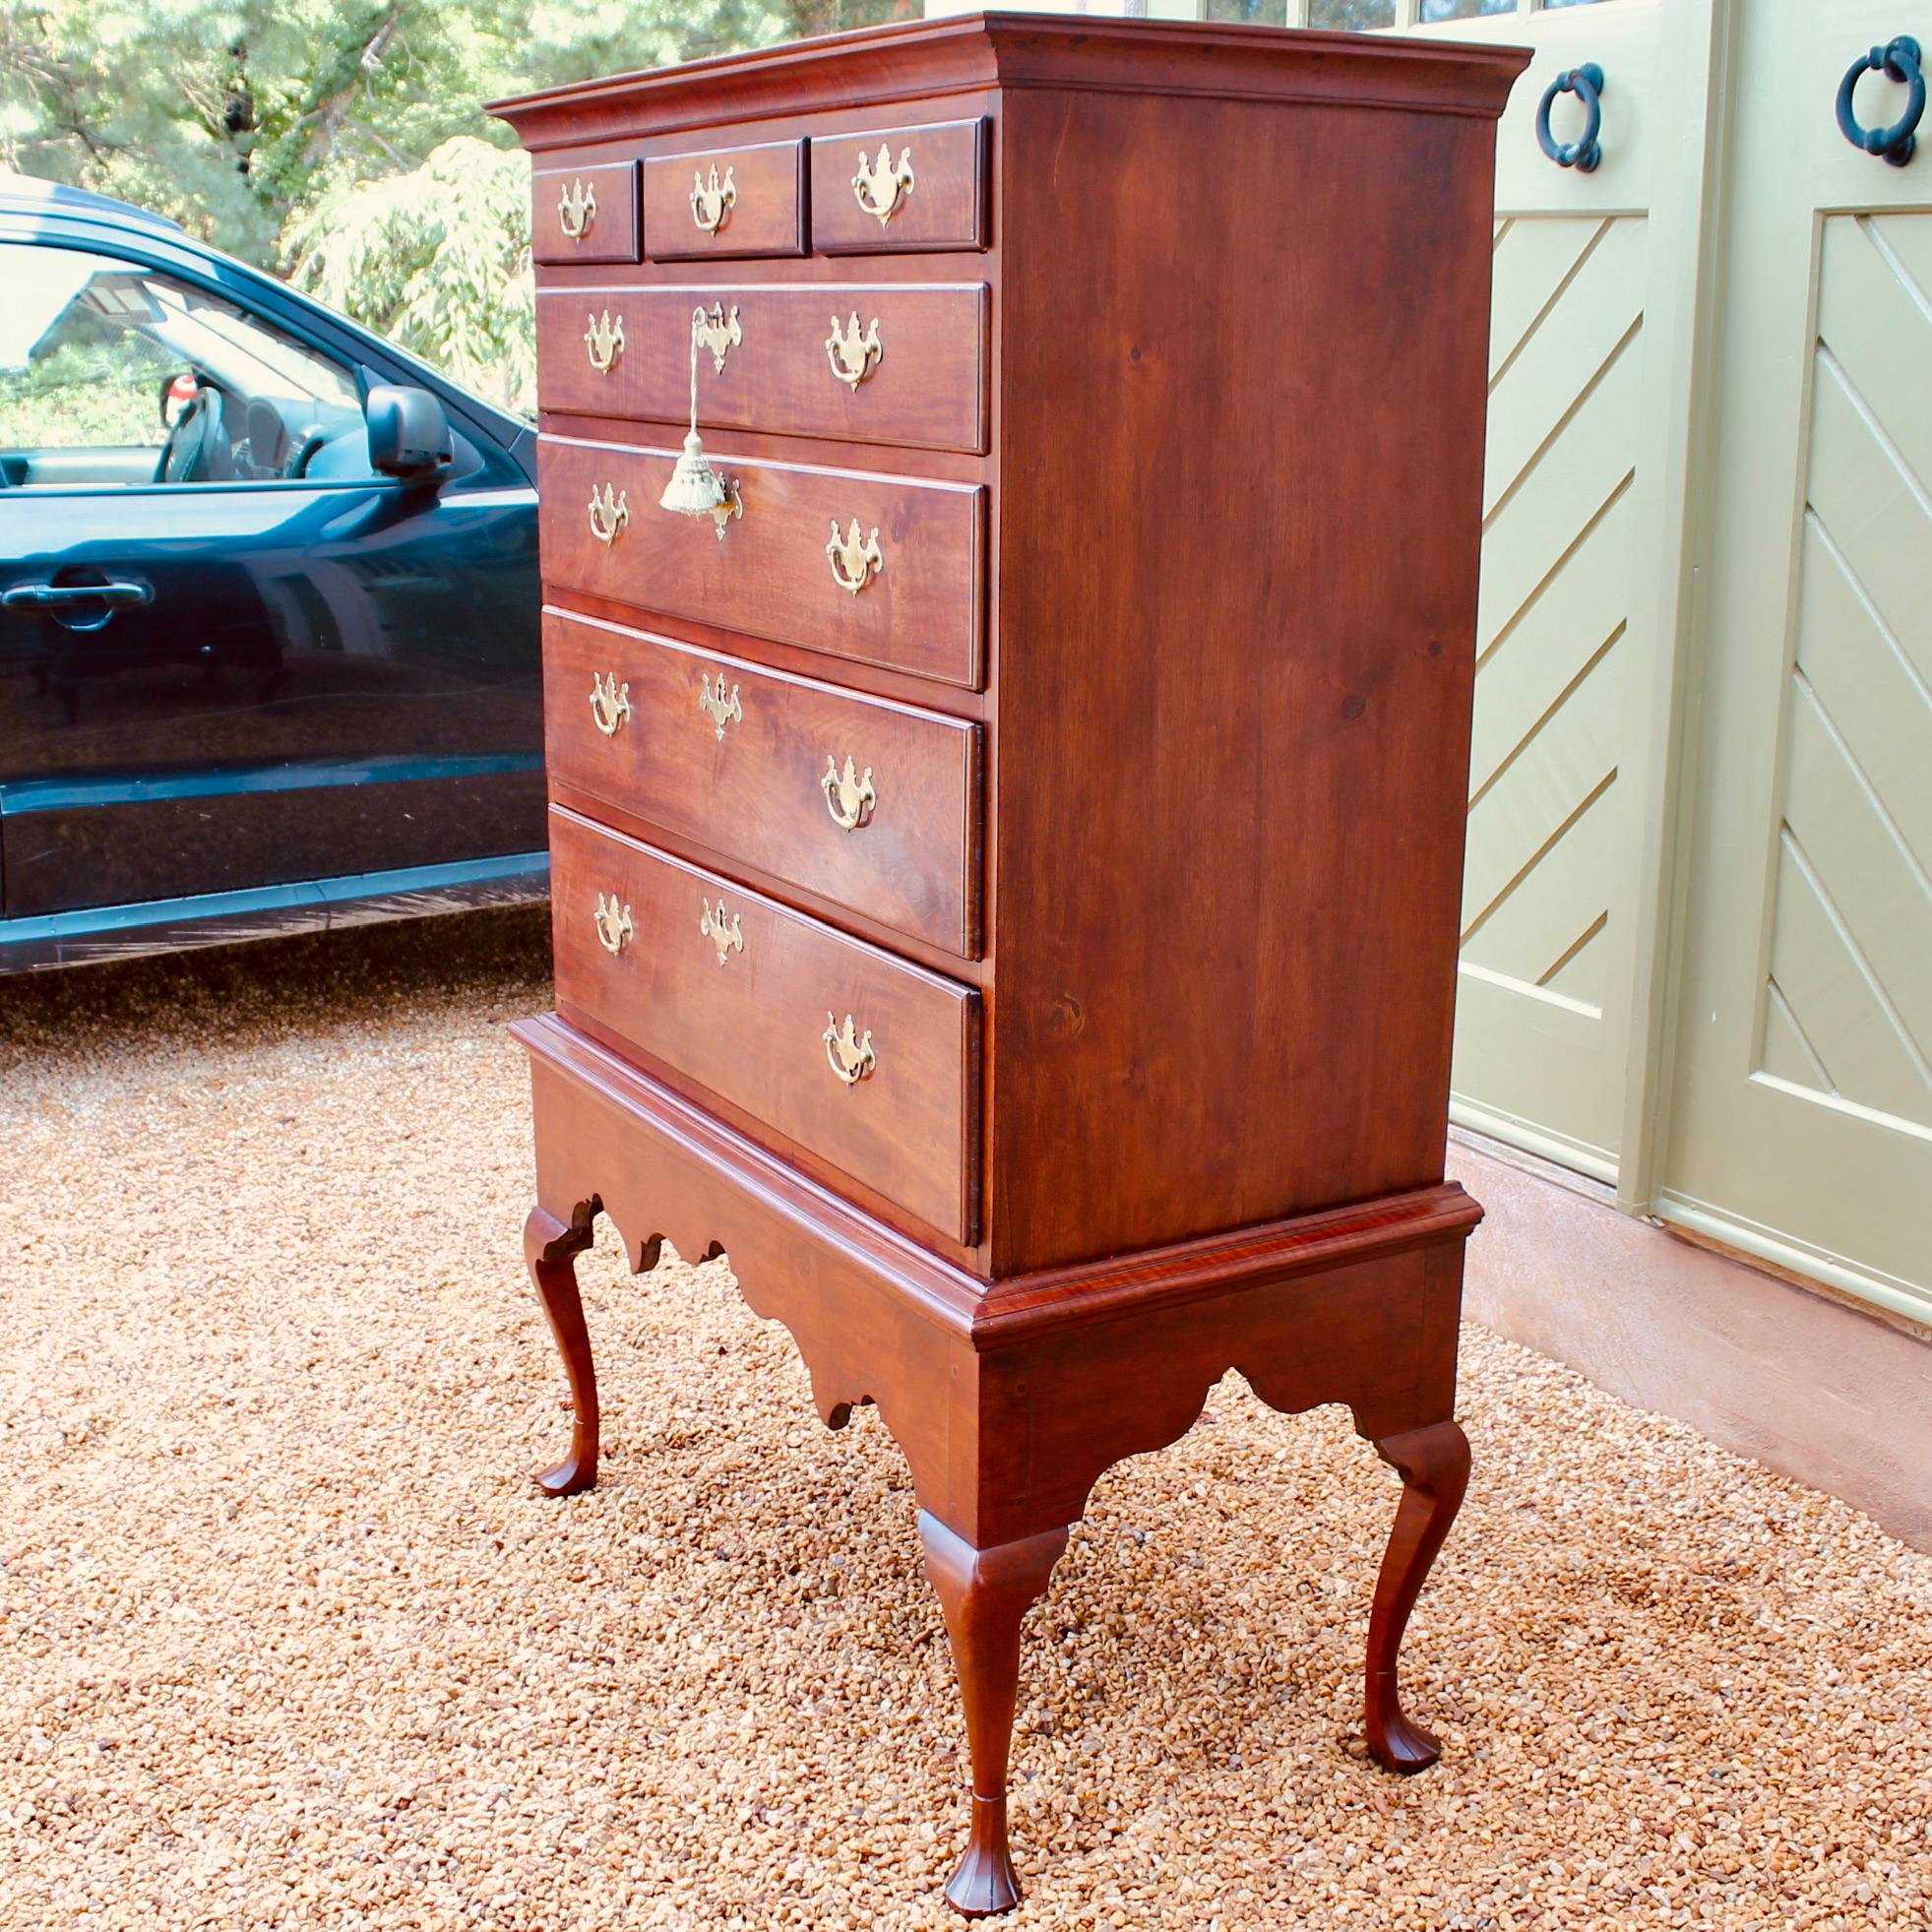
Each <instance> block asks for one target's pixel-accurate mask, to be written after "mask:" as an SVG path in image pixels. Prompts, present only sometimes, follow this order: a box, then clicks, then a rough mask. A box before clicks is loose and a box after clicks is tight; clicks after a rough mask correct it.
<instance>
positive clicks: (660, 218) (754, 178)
mask: <svg viewBox="0 0 1932 1932" xmlns="http://www.w3.org/2000/svg"><path fill="white" fill-rule="evenodd" d="M804 165H805V149H804V144H803V143H802V142H799V141H777V142H768V143H765V144H763V145H760V146H754V147H744V148H704V149H699V150H696V151H694V152H692V153H690V154H684V155H654V156H652V157H651V158H650V159H649V160H647V161H646V162H645V164H644V250H645V253H646V254H647V255H648V256H649V257H650V258H651V260H652V261H654V262H684V261H723V260H726V259H728V258H729V257H731V256H734V255H802V254H804V252H805V192H804ZM714 168H716V169H717V178H718V180H719V182H720V183H721V182H723V181H724V179H725V177H726V176H727V175H728V176H729V177H730V182H731V187H732V191H733V199H732V201H731V204H730V206H729V207H728V208H726V210H725V212H724V218H723V219H722V220H721V221H720V222H719V223H718V225H717V231H716V232H715V233H713V232H708V231H707V230H706V229H705V228H703V227H701V226H700V225H699V223H698V219H697V214H696V211H695V210H694V209H693V207H692V203H691V190H692V187H693V185H694V184H695V183H699V182H703V183H705V184H706V185H709V183H710V181H711V175H712V170H713V169H714Z"/></svg>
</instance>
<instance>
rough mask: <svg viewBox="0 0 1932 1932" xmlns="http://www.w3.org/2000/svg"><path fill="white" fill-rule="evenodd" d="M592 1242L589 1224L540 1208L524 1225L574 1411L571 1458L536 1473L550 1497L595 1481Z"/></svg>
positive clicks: (532, 1274) (528, 1255)
mask: <svg viewBox="0 0 1932 1932" xmlns="http://www.w3.org/2000/svg"><path fill="white" fill-rule="evenodd" d="M591 1240H592V1233H591V1228H590V1226H589V1225H588V1224H587V1225H585V1226H583V1227H573V1226H570V1225H567V1224H566V1223H565V1222H563V1221H560V1220H559V1219H558V1218H557V1217H556V1215H552V1214H550V1213H548V1212H547V1211H546V1210H544V1209H542V1208H532V1209H531V1210H530V1218H529V1219H528V1220H527V1221H525V1223H524V1259H525V1260H526V1261H528V1262H529V1263H530V1280H531V1281H532V1282H533V1283H534V1284H535V1287H536V1298H537V1300H538V1301H540V1302H541V1303H542V1304H543V1313H544V1314H545V1315H546V1316H547V1317H548V1318H549V1323H550V1333H551V1334H552V1335H553V1336H555V1337H556V1339H557V1352H558V1353H559V1354H560V1355H562V1357H563V1358H564V1373H565V1374H566V1375H567V1376H568V1377H569V1379H570V1405H571V1408H572V1410H573V1411H574V1414H573V1419H572V1422H571V1430H570V1454H569V1455H568V1456H566V1457H565V1458H564V1460H563V1461H562V1462H561V1463H559V1464H557V1465H555V1466H554V1467H552V1468H548V1469H539V1470H537V1471H536V1484H537V1487H538V1488H540V1489H541V1490H542V1491H543V1492H544V1493H545V1494H546V1495H549V1496H574V1495H576V1494H577V1492H578V1491H579V1490H580V1489H589V1488H590V1487H591V1486H592V1484H593V1483H594V1482H595V1481H596V1479H597V1372H596V1369H595V1368H594V1367H593V1366H592V1361H591V1334H590V1331H589V1330H588V1329H587V1328H586V1327H585V1326H584V1299H583V1296H582V1295H580V1294H579V1293H578V1290H577V1257H578V1256H579V1255H580V1254H582V1253H583V1252H584V1250H585V1249H586V1248H588V1247H589V1246H590V1245H591Z"/></svg>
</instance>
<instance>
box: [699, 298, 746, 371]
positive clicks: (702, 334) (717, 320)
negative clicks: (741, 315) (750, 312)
mask: <svg viewBox="0 0 1932 1932" xmlns="http://www.w3.org/2000/svg"><path fill="white" fill-rule="evenodd" d="M692 328H693V330H694V332H695V333H696V335H697V338H698V340H699V341H700V342H701V343H704V345H705V346H706V347H707V348H708V349H710V350H711V366H712V374H713V375H715V376H721V375H722V374H723V373H724V358H725V357H726V356H727V355H729V354H730V353H731V351H732V350H733V349H734V348H736V347H737V345H738V344H739V343H741V342H743V341H744V339H745V332H744V325H743V324H742V323H740V322H739V320H738V305H737V303H736V302H733V303H732V304H731V313H730V315H729V316H728V317H727V316H726V315H725V313H724V304H723V303H722V302H714V303H713V304H712V305H711V309H710V312H709V313H708V314H707V315H706V317H705V319H704V321H702V322H697V323H693V324H692Z"/></svg>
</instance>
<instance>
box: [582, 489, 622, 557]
mask: <svg viewBox="0 0 1932 1932" xmlns="http://www.w3.org/2000/svg"><path fill="white" fill-rule="evenodd" d="M630 521H631V506H630V504H629V503H627V502H626V501H625V493H624V492H623V491H622V490H613V489H612V488H611V487H610V485H609V484H608V483H606V484H605V485H604V486H603V488H602V489H601V490H592V492H591V534H592V536H594V537H595V538H596V539H597V541H598V542H599V543H601V544H602V545H603V546H604V548H605V549H606V550H607V549H609V547H610V546H611V545H612V544H613V543H615V542H616V541H617V532H618V531H619V530H622V529H623V528H624V526H625V525H626V524H628V523H629V522H630Z"/></svg>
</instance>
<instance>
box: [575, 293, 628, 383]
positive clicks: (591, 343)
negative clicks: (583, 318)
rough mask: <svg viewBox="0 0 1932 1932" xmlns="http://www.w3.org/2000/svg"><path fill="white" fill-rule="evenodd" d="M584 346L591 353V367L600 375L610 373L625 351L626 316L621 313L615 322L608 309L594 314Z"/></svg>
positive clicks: (585, 336) (585, 335)
mask: <svg viewBox="0 0 1932 1932" xmlns="http://www.w3.org/2000/svg"><path fill="white" fill-rule="evenodd" d="M584 346H585V348H586V349H587V350H588V351H589V353H590V357H591V367H592V368H593V369H594V370H595V371H596V372H597V374H598V375H600V376H607V375H609V374H610V371H611V367H612V365H613V364H614V363H615V362H616V360H617V358H618V357H619V356H620V355H622V354H623V353H624V318H623V317H622V316H621V315H620V316H619V317H618V318H617V319H616V321H615V322H613V321H612V320H611V319H610V311H609V310H608V309H605V310H604V312H603V313H602V314H601V315H593V316H592V318H591V326H590V327H589V328H588V329H586V330H585V331H584Z"/></svg>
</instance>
